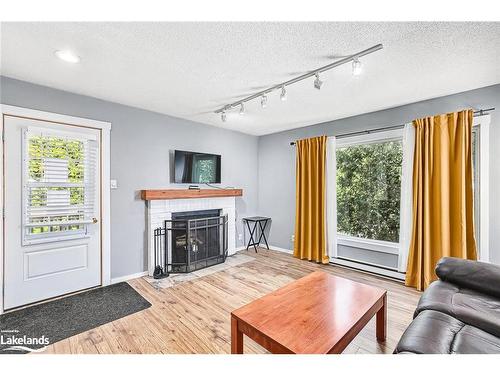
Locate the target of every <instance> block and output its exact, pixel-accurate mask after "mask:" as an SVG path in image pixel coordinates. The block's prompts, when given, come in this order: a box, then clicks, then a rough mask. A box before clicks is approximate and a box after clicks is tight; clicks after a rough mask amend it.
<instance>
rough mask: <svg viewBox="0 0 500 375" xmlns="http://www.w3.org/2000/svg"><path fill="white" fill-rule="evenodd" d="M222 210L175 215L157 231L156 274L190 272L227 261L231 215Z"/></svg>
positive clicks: (159, 275) (156, 275) (165, 274)
mask: <svg viewBox="0 0 500 375" xmlns="http://www.w3.org/2000/svg"><path fill="white" fill-rule="evenodd" d="M221 211H222V210H220V209H211V210H199V211H187V212H172V214H171V219H170V220H165V221H164V227H163V228H157V229H156V230H155V233H154V235H155V241H154V248H155V249H154V251H155V274H154V276H155V277H157V278H159V277H165V276H168V274H169V273H186V272H192V271H196V270H199V269H202V268H206V267H209V266H212V265H215V264H219V263H223V262H224V261H225V260H226V256H227V249H228V240H227V233H228V230H227V226H228V216H227V215H222V212H221Z"/></svg>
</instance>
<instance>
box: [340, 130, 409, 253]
mask: <svg viewBox="0 0 500 375" xmlns="http://www.w3.org/2000/svg"><path fill="white" fill-rule="evenodd" d="M393 140H401V141H402V140H403V128H401V129H394V130H386V131H377V132H373V133H368V134H362V135H355V136H352V137H346V138H340V139H337V140H336V143H337V144H336V146H337V147H336V148H337V149H339V148H343V147H350V146H356V145H362V144H370V143H379V142H390V141H393ZM338 245H343V246H350V247H356V248H359V249H362V250H368V251H376V252H380V253H385V254H394V255H399V246H400V244H399V242H388V241H380V240H372V239H368V238H359V237H354V236H348V235H344V234H342V233H339V232H337V246H338ZM336 253H337V252H336ZM335 255H336V254H335ZM336 256H337V255H336Z"/></svg>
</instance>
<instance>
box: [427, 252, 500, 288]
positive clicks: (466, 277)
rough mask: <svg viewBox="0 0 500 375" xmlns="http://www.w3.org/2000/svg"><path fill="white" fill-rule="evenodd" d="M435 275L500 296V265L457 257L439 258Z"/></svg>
mask: <svg viewBox="0 0 500 375" xmlns="http://www.w3.org/2000/svg"><path fill="white" fill-rule="evenodd" d="M436 275H437V276H438V277H439V279H441V280H442V281H447V282H449V283H452V284H456V285H458V286H460V287H462V288H466V289H473V290H475V291H477V292H479V293H484V294H489V295H491V296H495V297H497V298H500V288H499V287H498V286H499V285H500V266H498V265H495V264H491V263H485V262H478V261H475V260H467V259H459V258H449V257H445V258H441V259H440V260H439V262H438V263H437V265H436Z"/></svg>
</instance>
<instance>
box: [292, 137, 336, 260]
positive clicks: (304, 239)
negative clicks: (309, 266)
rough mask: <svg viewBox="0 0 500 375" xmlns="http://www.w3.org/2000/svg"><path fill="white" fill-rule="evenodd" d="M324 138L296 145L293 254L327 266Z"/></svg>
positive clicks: (310, 139)
mask: <svg viewBox="0 0 500 375" xmlns="http://www.w3.org/2000/svg"><path fill="white" fill-rule="evenodd" d="M326 142H327V137H326V136H321V137H316V138H309V139H302V140H300V141H297V142H296V147H297V159H296V206H295V207H296V208H295V242H294V249H293V255H294V256H295V257H297V258H300V259H307V260H312V261H315V262H320V263H328V260H329V259H328V255H327V250H326V249H327V246H326V217H325V206H326V203H325V200H326Z"/></svg>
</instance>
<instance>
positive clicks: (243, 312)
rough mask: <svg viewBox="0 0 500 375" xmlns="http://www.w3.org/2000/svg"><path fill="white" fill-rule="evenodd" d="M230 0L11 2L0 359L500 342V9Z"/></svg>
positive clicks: (411, 349) (499, 349)
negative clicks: (433, 14)
mask: <svg viewBox="0 0 500 375" xmlns="http://www.w3.org/2000/svg"><path fill="white" fill-rule="evenodd" d="M272 9H274V7H272ZM227 17H228V19H227V20H224V22H223V21H219V22H201V21H203V20H204V19H203V18H199V20H198V21H196V22H194V21H190V22H173V21H161V22H159V20H154V19H151V21H144V20H143V19H141V22H129V19H127V22H125V21H122V22H105V21H103V20H95V19H82V20H81V21H78V22H77V21H71V22H70V21H68V20H70V19H72V17H70V16H67V15H65V14H64V12H63V13H61V18H60V19H59V21H65V22H54V21H53V20H47V21H44V22H39V21H41V19H38V17H36V16H35V17H33V18H31V19H29V20H26V21H20V19H22V17H21V18H20V17H17V18H16V17H14V18H15V19H16V21H14V20H13V19H10V20H2V22H1V71H0V104H1V110H2V140H3V143H2V153H1V154H2V156H1V157H2V162H1V165H2V173H1V176H2V177H1V178H2V183H1V186H2V192H1V194H0V196H1V198H0V199H1V201H2V202H1V204H2V210H3V218H2V226H1V228H2V229H1V230H2V242H1V246H0V259H2V265H1V267H0V335H1V336H0V337H1V340H0V341H1V342H0V352H2V354H4V353H7V355H5V356H2V359H3V358H4V357H5V358H10V357H12V356H11V354H21V353H24V354H26V353H30V354H48V356H44V355H41V356H39V355H36V356H33V355H28V356H16V358H20V357H23V358H25V357H48V358H53V360H54V361H57V358H59V357H57V356H53V355H55V354H242V353H245V354H247V353H253V354H278V353H281V354H328V353H330V354H340V353H342V354H406V353H414V354H442V355H443V356H442V357H445V356H444V355H445V354H500V328H499V327H500V323H499V320H500V316H499V315H498V311H499V310H498V309H499V306H500V292H499V287H498V285H500V250H499V249H498V246H497V245H496V244H497V243H499V242H500V230H499V228H500V216H499V215H498V212H499V208H500V196H499V195H498V194H495V193H496V191H497V190H498V189H497V188H496V186H497V185H498V183H499V182H500V169H499V168H498V167H497V165H498V162H499V161H500V148H499V147H498V145H499V144H500V128H499V126H500V124H499V121H500V120H499V117H498V110H499V108H500V69H499V64H498V61H499V57H500V43H499V41H500V23H498V22H492V21H495V20H489V21H478V20H474V21H473V22H471V21H469V20H468V19H467V18H466V17H465V18H460V17H457V18H456V19H453V20H450V21H437V20H436V21H432V22H420V21H406V20H401V22H394V21H397V19H396V18H392V19H391V20H383V18H381V17H380V19H379V20H378V21H376V22H368V21H363V22H361V21H357V19H362V18H359V17H352V16H351V18H350V19H349V20H348V22H341V21H321V22H319V21H318V20H315V22H306V21H301V22H296V21H300V19H301V18H300V16H299V17H298V19H297V18H295V19H290V21H286V20H284V21H280V22H264V21H263V20H260V19H258V18H257V19H255V21H259V22H229V21H231V20H235V19H234V18H231V17H232V15H231V14H230V13H228V15H227ZM49 18H50V17H49ZM180 18H181V19H180V20H179V21H186V20H185V19H183V18H182V17H180ZM367 19H368V18H367ZM424 19H425V20H426V21H428V19H426V18H419V20H424ZM130 20H132V19H130ZM304 20H305V19H304ZM83 21H94V22H83ZM153 21H156V22H153ZM206 21H208V20H206ZM342 21H345V20H342ZM452 21H453V22H452ZM137 357H139V356H137ZM232 357H238V356H231V358H232ZM240 357H241V356H240ZM334 357H335V356H334ZM393 357H397V356H393ZM493 357H495V356H493ZM196 358H198V356H197V357H196ZM245 358H246V356H245ZM257 358H262V357H261V356H258V357H257ZM440 358H441V357H440ZM203 360H204V359H200V361H203ZM18 361H19V360H18ZM208 361H209V360H208ZM231 361H235V360H234V359H231ZM305 361H308V359H305ZM199 363H200V364H202V363H203V362H199ZM365 364H366V363H365ZM368 366H369V363H368Z"/></svg>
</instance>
